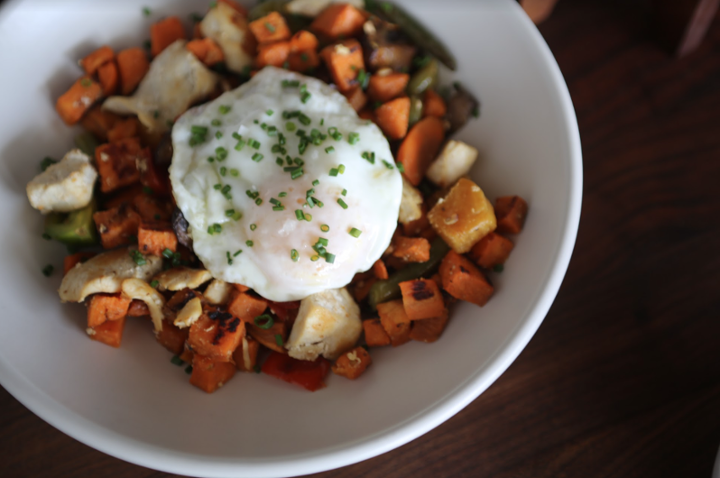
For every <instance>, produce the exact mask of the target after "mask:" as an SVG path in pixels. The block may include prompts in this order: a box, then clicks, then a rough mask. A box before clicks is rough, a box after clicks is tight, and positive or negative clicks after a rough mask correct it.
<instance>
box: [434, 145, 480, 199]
mask: <svg viewBox="0 0 720 478" xmlns="http://www.w3.org/2000/svg"><path fill="white" fill-rule="evenodd" d="M477 157H478V150H477V149H475V148H473V147H472V146H470V145H469V144H466V143H463V142H462V141H455V140H454V139H452V140H450V141H448V142H447V144H445V147H444V148H443V150H442V151H441V152H440V155H439V156H438V157H437V159H436V160H435V161H433V163H432V164H431V165H430V168H428V171H427V173H426V175H427V178H428V179H429V180H430V181H432V182H434V183H435V184H437V185H438V186H440V187H441V188H447V187H450V186H452V185H453V184H455V183H456V182H457V180H458V179H460V178H461V177H463V176H465V175H466V174H467V173H469V172H470V168H472V165H473V164H475V160H476V159H477Z"/></svg>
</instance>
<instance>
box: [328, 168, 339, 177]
mask: <svg viewBox="0 0 720 478" xmlns="http://www.w3.org/2000/svg"><path fill="white" fill-rule="evenodd" d="M337 175H338V170H337V168H331V169H330V176H333V177H335V176H337Z"/></svg>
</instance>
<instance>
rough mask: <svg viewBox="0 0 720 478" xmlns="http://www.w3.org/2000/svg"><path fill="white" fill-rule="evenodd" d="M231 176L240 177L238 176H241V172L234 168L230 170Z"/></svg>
mask: <svg viewBox="0 0 720 478" xmlns="http://www.w3.org/2000/svg"><path fill="white" fill-rule="evenodd" d="M230 176H233V177H238V176H240V171H238V170H237V169H235V168H232V169H231V170H230Z"/></svg>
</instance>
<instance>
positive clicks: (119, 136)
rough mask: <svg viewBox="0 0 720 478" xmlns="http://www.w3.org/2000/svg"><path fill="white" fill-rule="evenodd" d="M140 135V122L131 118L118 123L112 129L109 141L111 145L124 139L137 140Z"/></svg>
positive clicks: (109, 132) (109, 133) (108, 136)
mask: <svg viewBox="0 0 720 478" xmlns="http://www.w3.org/2000/svg"><path fill="white" fill-rule="evenodd" d="M139 133H140V121H139V120H138V119H137V118H136V117H134V116H131V117H129V118H125V119H121V120H120V121H118V122H116V123H115V124H114V125H113V127H112V129H111V130H110V131H108V133H107V139H108V142H109V143H115V142H117V141H120V140H123V139H129V138H136V137H138V134H139Z"/></svg>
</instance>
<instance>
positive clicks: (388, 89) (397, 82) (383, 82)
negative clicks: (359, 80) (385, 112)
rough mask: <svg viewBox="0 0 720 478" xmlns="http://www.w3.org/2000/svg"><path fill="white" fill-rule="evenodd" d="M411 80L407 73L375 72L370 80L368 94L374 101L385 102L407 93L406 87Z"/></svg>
mask: <svg viewBox="0 0 720 478" xmlns="http://www.w3.org/2000/svg"><path fill="white" fill-rule="evenodd" d="M408 81H410V75H408V74H407V73H389V74H386V75H379V74H375V75H372V76H371V77H370V81H369V82H368V96H370V98H371V99H372V100H373V101H379V102H381V103H385V102H387V101H390V100H392V99H395V98H397V97H398V96H402V95H403V94H405V87H406V86H407V84H408Z"/></svg>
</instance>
